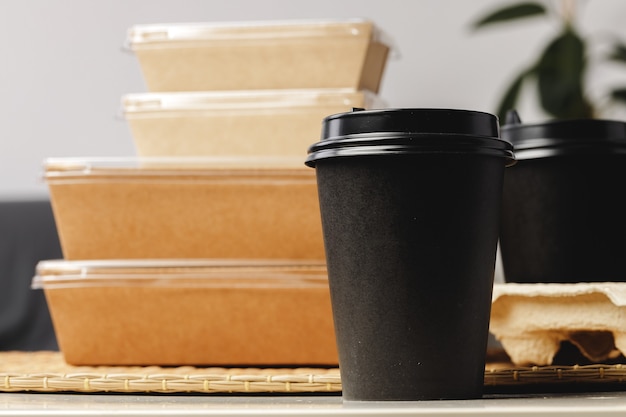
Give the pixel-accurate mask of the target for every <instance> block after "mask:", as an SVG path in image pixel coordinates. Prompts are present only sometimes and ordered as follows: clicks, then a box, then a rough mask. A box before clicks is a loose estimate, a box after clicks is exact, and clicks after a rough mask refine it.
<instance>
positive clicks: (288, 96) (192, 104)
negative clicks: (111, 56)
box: [122, 88, 386, 114]
mask: <svg viewBox="0 0 626 417" xmlns="http://www.w3.org/2000/svg"><path fill="white" fill-rule="evenodd" d="M385 105H386V103H385V101H384V100H383V99H382V98H380V97H379V96H378V95H376V94H373V93H371V92H369V91H364V90H361V91H359V90H354V89H349V88H345V89H293V90H288V89H286V90H238V91H202V92H200V91H194V92H166V93H135V94H126V95H124V96H123V97H122V108H123V111H124V112H125V113H126V114H138V113H146V112H155V111H170V110H172V111H181V110H211V111H231V110H250V109H292V108H298V107H325V106H345V107H362V106H365V107H368V108H380V107H384V106H385Z"/></svg>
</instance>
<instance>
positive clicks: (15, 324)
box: [0, 200, 62, 351]
mask: <svg viewBox="0 0 626 417" xmlns="http://www.w3.org/2000/svg"><path fill="white" fill-rule="evenodd" d="M61 257H62V252H61V247H60V244H59V238H58V235H57V229H56V225H55V222H54V216H53V213H52V208H51V206H50V202H49V201H48V200H25V201H15V200H9V201H0V350H4V351H6V350H24V351H33V350H58V344H57V340H56V337H55V334H54V329H53V327H52V322H51V320H50V314H49V311H48V306H47V303H46V299H45V296H44V293H43V291H42V290H33V289H31V287H30V285H31V282H32V278H33V275H34V273H35V267H36V265H37V262H39V261H40V260H45V259H58V258H61Z"/></svg>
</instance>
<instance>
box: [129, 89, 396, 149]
mask: <svg viewBox="0 0 626 417" xmlns="http://www.w3.org/2000/svg"><path fill="white" fill-rule="evenodd" d="M384 105H385V104H384V101H383V100H382V99H381V98H380V97H378V96H377V95H375V94H373V93H371V92H368V91H366V90H362V91H355V90H352V89H304V90H249V91H242V90H236V91H207V92H173V93H138V94H127V95H125V96H124V97H123V98H122V111H123V114H124V117H125V119H126V120H127V121H128V124H129V127H130V130H131V134H132V137H133V141H134V143H135V148H136V150H137V154H138V155H139V156H199V155H293V156H301V157H302V158H305V157H306V153H307V148H308V147H309V145H310V144H311V143H313V142H316V141H317V140H318V139H319V135H320V129H321V124H322V120H323V119H324V117H326V116H328V115H330V114H335V113H341V112H345V111H349V110H351V109H352V108H354V107H358V108H367V109H370V108H381V107H383V106H384Z"/></svg>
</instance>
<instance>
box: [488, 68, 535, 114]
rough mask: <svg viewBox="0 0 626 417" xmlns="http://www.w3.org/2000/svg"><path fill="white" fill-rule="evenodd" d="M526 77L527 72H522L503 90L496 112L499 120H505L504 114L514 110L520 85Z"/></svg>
mask: <svg viewBox="0 0 626 417" xmlns="http://www.w3.org/2000/svg"><path fill="white" fill-rule="evenodd" d="M528 75H529V72H528V71H522V72H521V73H520V74H518V75H517V77H515V79H514V80H513V82H512V83H511V84H509V86H508V87H507V89H506V90H505V92H504V94H503V95H502V98H501V99H500V103H499V104H498V110H497V111H496V114H497V116H498V118H499V119H500V120H505V118H506V112H508V111H509V110H513V109H515V104H516V103H517V99H518V97H519V93H520V91H521V89H522V85H523V84H524V80H525V79H526V77H527V76H528Z"/></svg>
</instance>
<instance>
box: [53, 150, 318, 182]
mask: <svg viewBox="0 0 626 417" xmlns="http://www.w3.org/2000/svg"><path fill="white" fill-rule="evenodd" d="M43 168H44V177H45V178H46V179H52V178H60V177H68V176H81V177H87V176H125V177H126V176H142V177H148V176H159V177H162V176H167V175H173V176H204V177H221V178H224V177H257V178H260V177H265V178H270V177H286V176H289V177H291V178H303V179H310V178H313V179H314V173H313V174H311V172H309V171H310V170H308V169H306V167H305V165H304V159H303V158H300V157H296V156H236V155H234V156H206V157H108V158H107V157H99V158H98V157H82V158H81V157H64V158H63V157H61V158H47V159H45V160H44V161H43Z"/></svg>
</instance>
